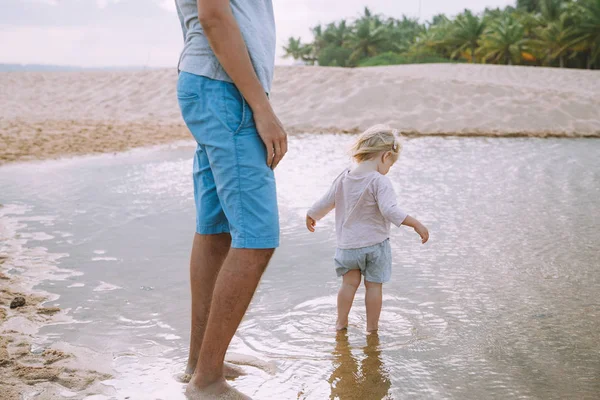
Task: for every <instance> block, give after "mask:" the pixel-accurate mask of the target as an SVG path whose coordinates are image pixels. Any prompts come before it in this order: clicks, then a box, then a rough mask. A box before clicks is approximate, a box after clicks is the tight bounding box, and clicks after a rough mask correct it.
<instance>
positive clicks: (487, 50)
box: [477, 14, 525, 65]
mask: <svg viewBox="0 0 600 400" xmlns="http://www.w3.org/2000/svg"><path fill="white" fill-rule="evenodd" d="M524 34H525V28H524V27H523V25H522V24H521V23H520V22H519V21H518V20H516V19H515V18H514V17H513V16H512V15H510V14H506V15H504V16H502V18H499V19H497V20H495V21H492V22H491V23H490V26H489V27H488V28H487V29H486V31H485V35H483V38H482V39H481V40H480V43H479V45H480V47H479V49H477V52H478V53H479V54H480V55H481V56H482V57H483V60H484V61H491V62H493V63H496V64H508V65H513V64H517V63H519V62H520V61H521V57H522V53H523V51H524V49H525V40H524V38H525V36H524Z"/></svg>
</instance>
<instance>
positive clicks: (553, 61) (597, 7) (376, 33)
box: [284, 0, 600, 68]
mask: <svg viewBox="0 0 600 400" xmlns="http://www.w3.org/2000/svg"><path fill="white" fill-rule="evenodd" d="M311 32H312V35H313V40H312V42H311V43H302V42H301V40H300V38H290V39H289V41H288V44H287V45H286V46H284V50H285V56H286V57H292V58H294V59H295V60H301V61H302V62H304V63H305V64H314V63H318V64H319V65H322V66H341V67H357V66H374V65H393V64H409V63H428V62H467V61H468V62H481V63H497V64H527V65H544V66H557V67H558V66H560V67H568V68H586V67H587V68H600V0H518V1H517V2H516V7H510V6H509V7H505V8H504V9H500V8H495V9H489V8H488V9H486V10H485V11H484V12H482V13H481V14H474V13H473V12H471V11H470V10H465V11H464V12H462V13H460V14H458V15H457V16H456V17H455V18H453V19H450V18H448V17H447V16H445V15H444V14H438V15H436V16H434V17H433V18H432V20H431V21H429V22H426V23H420V22H419V21H418V20H416V19H412V18H408V17H406V16H402V18H400V19H396V18H389V17H386V16H383V15H380V14H376V13H373V12H372V11H371V10H370V9H369V8H366V7H365V9H364V11H363V13H362V14H361V15H359V16H358V17H357V18H356V19H353V20H346V19H344V20H341V21H336V22H331V23H328V24H325V25H317V26H315V27H313V28H312V29H311Z"/></svg>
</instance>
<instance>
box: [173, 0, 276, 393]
mask: <svg viewBox="0 0 600 400" xmlns="http://www.w3.org/2000/svg"><path fill="white" fill-rule="evenodd" d="M176 5H177V12H178V15H179V18H180V21H181V25H182V29H183V33H184V38H185V45H184V49H183V52H182V54H181V58H180V60H179V71H180V74H179V81H178V84H177V96H178V99H179V105H180V108H181V112H182V116H183V119H184V121H185V122H186V125H187V126H188V128H189V130H190V131H191V133H192V135H193V136H194V138H195V139H196V141H197V142H198V146H197V149H196V153H195V157H194V173H193V177H194V197H195V202H196V212H197V214H196V215H197V217H196V235H195V237H194V243H193V248H192V256H191V262H190V279H191V289H192V332H191V341H190V354H189V359H188V369H187V372H188V373H193V375H192V378H191V380H190V383H189V384H188V386H187V389H186V395H187V396H188V398H190V399H194V400H196V399H212V398H220V397H223V398H228V399H230V398H231V399H234V398H235V399H237V398H239V399H248V397H247V396H244V395H243V394H241V393H239V392H238V391H236V390H235V389H233V388H232V387H230V386H229V385H228V384H227V383H226V381H225V378H224V375H225V373H227V372H230V371H228V370H224V361H223V360H224V358H225V353H226V351H227V347H228V346H229V343H230V341H231V339H232V337H233V335H234V334H235V331H236V330H237V328H238V325H239V324H240V321H241V320H242V317H243V316H244V314H245V312H246V309H247V307H248V304H249V303H250V300H251V299H252V296H253V295H254V292H255V290H256V287H257V285H258V283H259V281H260V278H261V276H262V274H263V272H264V270H265V268H266V266H267V264H268V262H269V260H270V259H271V256H272V255H273V252H274V249H275V248H276V247H277V246H278V245H279V218H278V211H277V198H276V190H275V178H274V174H273V169H274V168H275V167H276V166H277V164H279V162H280V161H281V159H282V158H283V156H284V155H285V153H286V152H287V135H286V133H285V131H284V129H283V127H282V125H281V123H280V122H279V120H278V119H277V117H276V116H275V113H274V112H273V109H272V108H271V105H270V103H269V99H268V93H269V92H270V90H271V82H272V79H273V71H274V60H275V22H274V17H273V6H272V3H271V0H253V1H244V0H176Z"/></svg>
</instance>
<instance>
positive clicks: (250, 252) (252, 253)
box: [231, 248, 275, 271]
mask: <svg viewBox="0 0 600 400" xmlns="http://www.w3.org/2000/svg"><path fill="white" fill-rule="evenodd" d="M231 251H232V252H233V253H234V254H235V256H237V258H238V262H237V264H240V265H242V266H245V267H246V268H253V269H257V270H262V271H264V270H265V269H266V268H267V265H268V264H269V261H270V260H271V257H273V254H274V253H275V249H235V248H234V249H231Z"/></svg>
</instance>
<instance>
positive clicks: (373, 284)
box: [365, 279, 383, 290]
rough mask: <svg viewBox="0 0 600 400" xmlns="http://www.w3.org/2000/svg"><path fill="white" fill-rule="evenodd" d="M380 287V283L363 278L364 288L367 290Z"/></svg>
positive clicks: (381, 285)
mask: <svg viewBox="0 0 600 400" xmlns="http://www.w3.org/2000/svg"><path fill="white" fill-rule="evenodd" d="M382 287H383V284H382V283H377V282H369V281H368V280H366V279H365V288H366V289H367V290H381V289H382Z"/></svg>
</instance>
